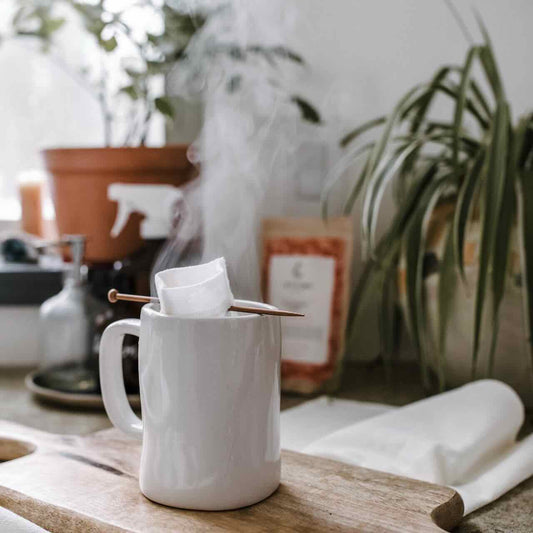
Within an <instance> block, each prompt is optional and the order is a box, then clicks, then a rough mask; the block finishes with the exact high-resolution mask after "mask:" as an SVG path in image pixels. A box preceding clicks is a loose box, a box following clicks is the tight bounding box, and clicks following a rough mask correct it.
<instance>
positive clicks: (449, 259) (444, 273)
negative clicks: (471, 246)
mask: <svg viewBox="0 0 533 533" xmlns="http://www.w3.org/2000/svg"><path fill="white" fill-rule="evenodd" d="M453 245H454V236H453V228H452V226H451V224H450V227H449V229H448V236H447V238H446V243H445V245H444V253H443V255H442V260H441V263H440V268H439V289H438V290H439V294H438V305H439V315H438V316H439V324H438V327H439V342H438V350H437V354H438V358H437V376H438V380H439V390H440V391H441V392H442V391H443V390H444V387H445V385H446V371H445V366H446V364H445V361H446V337H447V333H448V323H449V320H450V315H451V313H452V310H453V303H454V300H455V294H456V285H457V272H456V270H455V262H454V253H453V249H454V246H453Z"/></svg>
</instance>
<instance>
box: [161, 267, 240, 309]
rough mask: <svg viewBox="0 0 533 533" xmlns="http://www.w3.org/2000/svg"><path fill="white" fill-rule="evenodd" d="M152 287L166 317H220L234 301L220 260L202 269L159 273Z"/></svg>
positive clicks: (184, 268)
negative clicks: (154, 288)
mask: <svg viewBox="0 0 533 533" xmlns="http://www.w3.org/2000/svg"><path fill="white" fill-rule="evenodd" d="M155 286H156V289H157V296H158V297H159V303H160V305H161V312H162V313H163V314H165V315H172V316H181V317H194V318H198V317H216V316H223V315H225V314H226V312H227V310H228V307H230V306H231V305H233V301H234V299H233V294H232V293H231V289H230V286H229V280H228V274H227V271H226V261H225V259H224V258H223V257H219V258H218V259H215V260H213V261H211V262H209V263H204V264H203V265H197V266H189V267H181V268H170V269H168V270H163V271H161V272H158V273H157V274H156V275H155Z"/></svg>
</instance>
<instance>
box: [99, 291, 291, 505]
mask: <svg viewBox="0 0 533 533" xmlns="http://www.w3.org/2000/svg"><path fill="white" fill-rule="evenodd" d="M236 305H247V306H253V307H263V308H271V307H270V306H267V305H265V304H260V303H257V302H247V301H237V303H236ZM125 334H130V335H137V336H138V337H140V340H139V378H140V388H141V409H142V421H141V420H140V419H139V418H138V417H137V416H136V415H135V413H134V412H133V411H132V409H131V408H130V406H129V404H128V400H127V397H126V392H125V389H124V380H123V376H122V354H121V347H122V341H123V338H124V335H125ZM280 359H281V339H280V319H279V317H275V316H267V315H254V314H238V313H230V314H229V315H228V316H224V317H218V318H179V317H172V316H167V315H163V314H161V313H160V312H159V311H158V307H157V306H155V305H154V304H149V305H145V306H144V307H143V308H142V311H141V319H140V320H137V319H127V320H119V321H118V322H114V323H113V324H111V325H110V326H108V327H107V329H106V330H105V332H104V334H103V336H102V340H101V344H100V382H101V388H102V396H103V399H104V404H105V408H106V411H107V414H108V415H109V418H110V419H111V421H112V422H113V424H114V425H115V426H116V427H118V428H120V429H121V430H122V431H124V432H126V433H128V434H130V435H133V436H135V437H138V438H142V441H143V446H142V455H141V467H140V475H139V484H140V488H141V491H142V493H143V494H144V495H145V496H146V497H148V498H149V499H151V500H153V501H156V502H158V503H162V504H164V505H170V506H172V507H181V508H186V509H201V510H222V509H235V508H238V507H243V506H246V505H251V504H253V503H256V502H258V501H260V500H262V499H264V498H266V497H267V496H269V495H270V494H272V492H274V491H275V490H276V488H277V487H278V485H279V482H280V468H281V463H280V437H279V410H280Z"/></svg>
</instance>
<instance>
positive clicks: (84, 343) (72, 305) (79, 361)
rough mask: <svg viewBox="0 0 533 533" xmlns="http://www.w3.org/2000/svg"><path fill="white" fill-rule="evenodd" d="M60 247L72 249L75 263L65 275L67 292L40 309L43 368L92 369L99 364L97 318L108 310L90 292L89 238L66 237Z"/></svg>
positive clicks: (53, 298)
mask: <svg viewBox="0 0 533 533" xmlns="http://www.w3.org/2000/svg"><path fill="white" fill-rule="evenodd" d="M57 244H58V245H68V246H69V247H70V252H71V257H72V263H71V264H70V265H69V268H68V270H66V272H65V276H64V282H63V289H62V290H61V291H60V292H59V293H58V294H56V295H55V296H52V297H51V298H49V299H48V300H46V301H45V302H44V303H43V304H42V305H41V308H40V312H39V315H40V316H39V318H40V325H41V339H42V349H43V354H42V356H43V357H42V366H43V367H51V366H57V365H64V364H67V363H71V364H74V365H82V366H90V365H91V363H93V362H96V354H95V353H94V352H95V346H94V345H95V342H96V337H97V336H96V335H95V334H96V331H95V328H96V323H97V318H98V315H100V314H101V313H102V311H104V312H105V308H104V306H103V304H102V303H100V302H99V301H98V300H96V299H95V298H94V297H93V296H92V295H91V294H90V293H89V287H88V284H87V267H86V266H85V265H83V256H84V253H85V236H83V235H66V236H65V237H64V238H63V239H62V241H61V242H60V243H57Z"/></svg>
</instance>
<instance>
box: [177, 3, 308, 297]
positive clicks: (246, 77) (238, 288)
mask: <svg viewBox="0 0 533 533" xmlns="http://www.w3.org/2000/svg"><path fill="white" fill-rule="evenodd" d="M181 5H183V6H186V7H187V8H188V9H191V10H192V11H194V12H197V10H198V9H201V10H205V11H206V12H207V13H211V16H210V17H209V18H208V22H207V23H206V25H205V26H204V28H203V29H202V31H200V32H198V33H197V34H196V35H195V37H194V38H193V40H192V41H191V43H190V45H189V47H188V49H187V59H186V60H184V61H181V62H180V63H179V65H178V67H177V69H176V72H174V73H173V76H172V78H171V87H172V88H173V89H174V91H176V92H177V93H179V94H180V95H182V96H186V97H189V98H190V97H200V98H201V99H202V100H203V102H204V106H205V118H204V126H203V130H202V132H201V134H200V137H199V138H198V139H197V140H196V141H195V143H194V146H193V148H194V150H193V151H194V153H195V154H196V157H197V160H198V162H199V163H200V164H201V174H202V178H201V179H202V182H203V185H202V186H203V194H202V200H201V202H202V213H203V226H204V249H203V256H202V261H203V262H206V261H210V260H212V259H214V258H216V257H220V256H224V257H225V258H226V261H227V265H228V274H229V278H230V282H231V286H232V288H233V291H234V293H235V296H236V297H240V298H250V299H258V298H260V286H259V281H260V280H259V259H258V258H259V249H258V244H259V239H258V237H259V228H260V220H261V218H262V217H263V216H264V215H265V214H267V213H265V210H264V199H265V195H266V194H267V193H268V194H269V196H272V195H274V197H276V193H275V191H278V194H277V197H278V200H282V199H283V193H284V191H285V192H286V191H287V190H289V187H287V186H286V185H287V182H288V181H289V180H290V179H291V172H292V169H291V156H293V155H294V153H295V152H296V151H297V150H298V148H299V146H300V145H301V143H302V142H303V141H304V140H305V139H306V137H308V135H309V134H308V132H309V129H312V128H311V127H309V126H308V127H307V128H306V127H305V126H304V125H303V124H302V120H301V117H300V113H299V110H298V107H297V106H295V105H294V102H292V101H291V95H292V94H294V92H295V90H296V85H297V80H298V75H299V74H300V73H301V70H302V66H300V65H299V61H298V57H296V58H287V57H282V56H283V54H285V53H286V52H285V51H286V50H287V48H286V47H287V36H288V35H289V33H290V31H291V28H292V27H293V25H294V20H295V19H294V15H293V13H292V12H291V11H289V9H288V8H287V7H286V6H285V5H284V4H283V2H280V1H277V0H274V1H265V0H233V1H231V2H213V1H189V2H182V3H181ZM261 50H267V51H269V52H270V53H264V52H261ZM281 204H282V202H277V204H276V207H277V209H278V212H277V213H274V214H281V213H282V212H283V208H282V205H281ZM269 214H273V213H269Z"/></svg>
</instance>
